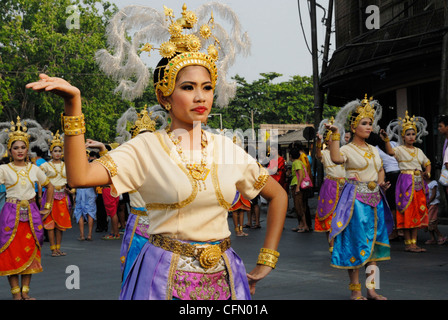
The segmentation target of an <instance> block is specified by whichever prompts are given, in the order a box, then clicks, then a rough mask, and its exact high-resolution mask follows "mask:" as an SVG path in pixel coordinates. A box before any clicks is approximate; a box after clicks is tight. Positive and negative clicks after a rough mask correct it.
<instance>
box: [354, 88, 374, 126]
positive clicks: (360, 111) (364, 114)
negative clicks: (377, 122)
mask: <svg viewBox="0 0 448 320" xmlns="http://www.w3.org/2000/svg"><path fill="white" fill-rule="evenodd" d="M372 100H373V98H372V97H371V98H370V99H367V94H366V95H365V97H364V99H363V100H361V105H359V106H358V107H357V108H356V109H355V111H354V112H353V114H352V117H351V125H352V126H353V127H354V128H356V127H357V126H358V124H359V121H360V120H361V119H364V118H369V119H372V121H373V120H374V119H375V108H374V107H373V106H372V105H371V104H370V101H372ZM355 114H357V115H356V116H355Z"/></svg>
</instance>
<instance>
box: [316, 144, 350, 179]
mask: <svg viewBox="0 0 448 320" xmlns="http://www.w3.org/2000/svg"><path fill="white" fill-rule="evenodd" d="M321 161H322V164H323V165H324V169H325V174H326V175H328V176H330V177H333V178H345V168H344V165H343V164H336V163H334V162H333V161H331V157H330V150H329V149H325V150H322V160H321Z"/></svg>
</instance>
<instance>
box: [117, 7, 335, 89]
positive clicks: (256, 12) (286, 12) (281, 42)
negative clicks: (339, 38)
mask: <svg viewBox="0 0 448 320" xmlns="http://www.w3.org/2000/svg"><path fill="white" fill-rule="evenodd" d="M109 2H112V3H115V4H116V5H117V7H118V8H119V9H121V8H123V7H125V6H127V5H144V6H149V7H152V8H154V9H156V10H158V11H162V10H163V5H166V6H167V7H168V8H171V9H173V10H174V15H175V17H176V18H178V17H179V16H180V14H181V11H182V5H183V3H184V2H185V3H186V4H187V7H188V10H195V9H196V8H197V7H199V6H200V5H201V4H203V3H207V2H209V1H204V0H189V1H188V0H185V1H180V0H163V1H162V0H109ZM217 2H221V3H224V4H227V5H229V6H230V7H231V8H232V10H233V11H234V12H235V13H236V14H237V15H238V16H239V19H240V23H241V25H242V29H243V30H244V31H247V33H248V35H249V38H250V39H251V43H252V46H251V54H250V55H249V56H247V57H244V56H238V57H237V60H236V62H235V64H234V65H233V66H232V68H230V69H229V72H228V78H231V77H233V76H234V75H236V74H238V75H240V76H242V77H244V78H245V79H246V81H248V82H253V81H254V80H257V79H260V77H261V76H260V73H268V72H277V73H280V74H282V75H283V76H282V77H280V78H277V79H276V82H279V81H288V80H289V79H290V78H291V77H292V76H295V75H300V76H311V75H312V73H313V68H312V55H311V52H310V51H309V49H308V47H307V44H308V46H309V48H311V23H310V18H309V9H308V1H307V0H276V1H273V0H217ZM298 3H300V12H301V15H299V5H298ZM317 3H318V4H320V5H321V6H322V7H324V8H325V9H327V6H328V0H317ZM324 15H325V11H324V10H323V9H321V8H317V37H318V48H320V49H321V46H323V44H324V37H325V26H324V24H323V22H322V21H321V20H322V18H323V17H324ZM300 16H301V17H302V25H303V29H304V31H303V32H302V28H301V23H300V21H301V20H300ZM215 21H217V22H218V17H215ZM304 34H305V36H304ZM333 42H334V41H333ZM153 55H154V53H153ZM330 57H331V55H330ZM320 58H321V56H320ZM150 63H151V62H150V61H148V64H150ZM151 67H154V66H151Z"/></svg>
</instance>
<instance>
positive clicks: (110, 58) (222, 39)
mask: <svg viewBox="0 0 448 320" xmlns="http://www.w3.org/2000/svg"><path fill="white" fill-rule="evenodd" d="M212 10H213V14H214V16H216V15H218V16H220V17H221V18H223V19H224V20H225V21H226V22H228V23H229V24H230V25H232V26H233V27H232V31H231V33H230V34H229V33H228V32H227V31H226V29H225V28H224V27H223V26H222V25H221V24H220V23H218V22H217V19H215V23H214V25H215V29H214V30H213V35H214V36H215V37H216V38H217V39H218V40H219V43H220V48H221V50H219V59H218V62H217V68H218V82H217V84H216V89H215V94H216V105H218V106H220V107H224V106H226V105H227V104H228V103H229V101H230V100H231V99H232V98H233V97H234V96H235V93H236V83H235V82H231V83H229V82H227V80H226V77H227V70H228V69H229V68H230V67H231V66H232V65H233V64H234V62H235V58H236V55H237V54H244V55H247V54H249V52H250V45H251V44H250V40H249V37H248V35H247V33H243V31H242V28H241V24H240V22H239V19H238V16H237V15H236V14H235V12H234V11H233V10H232V9H231V8H230V7H229V6H227V5H225V4H222V3H218V2H213V3H209V4H203V5H201V6H200V7H199V8H198V9H197V10H196V15H197V17H198V23H197V24H196V25H195V29H194V30H193V32H199V29H198V28H199V27H200V26H201V25H202V24H205V23H207V22H208V20H209V19H210V16H211V11H212ZM168 27H169V22H167V21H166V19H165V14H164V12H163V10H161V11H157V10H155V9H153V8H150V7H147V6H138V5H130V6H127V7H125V8H123V9H122V10H120V11H119V12H118V13H117V14H116V15H115V16H114V17H113V18H112V19H111V20H110V21H109V24H108V26H107V29H106V36H107V42H108V46H109V49H108V50H106V49H101V50H98V51H97V53H96V55H95V58H96V61H97V63H98V64H99V67H100V69H101V70H102V71H103V72H104V73H105V74H106V75H107V76H109V77H111V78H112V79H113V80H115V81H117V82H118V85H117V87H116V88H115V93H121V96H122V99H124V100H129V101H132V100H134V99H136V98H139V97H141V96H142V94H143V92H144V90H145V88H146V87H147V86H148V84H149V83H150V82H151V81H152V79H150V72H149V70H148V66H146V65H145V63H144V62H143V61H142V59H141V57H140V53H139V49H140V47H141V46H142V45H143V44H145V43H151V44H161V43H163V42H165V41H167V40H168V39H169V37H170V33H169V31H168ZM208 41H212V40H210V39H209V40H205V41H204V43H203V47H204V46H205V45H206V42H208ZM154 67H155V66H154Z"/></svg>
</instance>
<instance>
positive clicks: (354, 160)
mask: <svg viewBox="0 0 448 320" xmlns="http://www.w3.org/2000/svg"><path fill="white" fill-rule="evenodd" d="M340 151H341V155H342V157H343V159H344V165H345V172H346V178H347V179H356V180H358V181H363V182H370V181H378V172H379V171H380V169H381V168H382V166H383V161H382V160H381V157H380V154H379V152H378V149H377V148H375V147H373V146H371V145H369V144H368V145H367V147H365V148H361V147H358V146H357V145H355V144H354V143H349V144H346V145H344V146H342V147H341V149H340Z"/></svg>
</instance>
